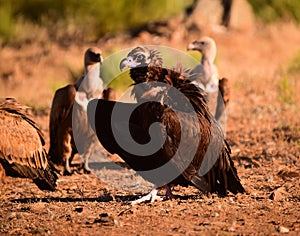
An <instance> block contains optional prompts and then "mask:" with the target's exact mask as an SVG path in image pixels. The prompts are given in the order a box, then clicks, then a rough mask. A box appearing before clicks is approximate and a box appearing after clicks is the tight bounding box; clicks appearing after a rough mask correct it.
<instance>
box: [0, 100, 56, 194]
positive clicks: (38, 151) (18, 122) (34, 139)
mask: <svg viewBox="0 0 300 236" xmlns="http://www.w3.org/2000/svg"><path fill="white" fill-rule="evenodd" d="M26 109H27V107H26V106H24V105H21V104H19V103H17V102H16V101H15V100H14V99H11V98H6V99H1V100H0V134H1V139H0V165H2V166H3V168H4V169H5V172H6V175H8V176H12V177H21V178H30V179H32V180H33V182H34V183H35V184H36V185H37V186H38V188H39V189H41V190H50V191H54V190H55V188H56V180H57V178H58V177H57V174H56V170H55V168H54V167H53V165H52V164H51V162H50V161H49V160H48V155H47V151H46V150H45V147H44V145H45V140H44V135H43V133H42V131H41V130H40V129H39V128H38V126H37V124H36V123H35V122H34V121H33V120H32V119H31V118H30V117H29V115H28V114H27V112H26Z"/></svg>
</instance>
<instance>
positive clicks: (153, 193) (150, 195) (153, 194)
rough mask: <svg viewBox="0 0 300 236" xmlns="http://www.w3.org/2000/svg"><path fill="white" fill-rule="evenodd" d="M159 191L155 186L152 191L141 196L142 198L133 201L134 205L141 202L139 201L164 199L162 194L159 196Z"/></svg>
mask: <svg viewBox="0 0 300 236" xmlns="http://www.w3.org/2000/svg"><path fill="white" fill-rule="evenodd" d="M157 192H158V188H157V187H156V186H154V187H153V189H152V190H151V192H150V193H148V194H147V195H145V196H143V197H141V198H140V199H137V200H135V201H132V202H131V204H132V205H134V204H139V203H142V202H146V201H150V202H154V201H155V200H162V198H161V197H160V196H157Z"/></svg>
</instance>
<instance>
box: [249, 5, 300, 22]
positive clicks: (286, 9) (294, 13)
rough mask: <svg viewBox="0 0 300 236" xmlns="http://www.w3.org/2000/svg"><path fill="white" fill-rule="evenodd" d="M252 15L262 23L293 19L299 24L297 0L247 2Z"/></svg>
mask: <svg viewBox="0 0 300 236" xmlns="http://www.w3.org/2000/svg"><path fill="white" fill-rule="evenodd" d="M248 2H249V3H250V4H251V5H252V8H253V10H254V13H255V14H256V15H257V16H259V17H260V18H261V19H262V20H263V21H264V22H267V23H270V22H274V21H278V20H281V19H293V20H295V21H296V22H297V23H300V1H299V0H248Z"/></svg>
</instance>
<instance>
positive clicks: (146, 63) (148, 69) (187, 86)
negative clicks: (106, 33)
mask: <svg viewBox="0 0 300 236" xmlns="http://www.w3.org/2000/svg"><path fill="white" fill-rule="evenodd" d="M139 54H142V55H139ZM151 55H152V56H154V57H156V58H154V61H156V62H157V57H158V56H159V55H158V54H157V53H151V50H149V49H147V48H144V47H137V48H135V49H133V50H132V51H131V52H130V53H129V54H128V57H127V58H125V59H123V60H122V61H121V63H120V68H121V69H124V68H125V67H128V66H129V67H130V68H131V69H130V76H131V78H132V79H133V80H134V82H135V84H141V83H144V82H145V83H144V85H143V86H142V88H144V90H143V89H141V88H140V87H139V89H135V88H134V89H133V93H134V95H135V96H136V98H137V101H141V102H145V103H142V104H141V105H140V106H139V107H138V108H136V109H135V110H134V112H133V113H132V115H131V117H130V122H129V124H124V127H123V128H122V127H120V125H122V124H123V123H124V122H125V121H124V120H122V119H123V117H122V116H120V117H118V119H117V120H112V119H111V115H112V112H113V109H114V106H116V105H117V106H120V107H122V109H125V110H126V109H128V110H130V107H131V106H134V105H132V104H126V103H118V102H107V101H104V100H94V101H92V102H90V103H89V107H88V112H89V119H90V121H91V122H92V121H93V120H95V126H94V128H95V130H96V133H97V136H98V139H99V141H100V142H101V143H102V145H103V146H104V147H105V148H106V149H107V150H108V151H109V152H111V153H117V154H118V155H119V156H120V157H121V158H123V159H124V161H125V162H126V163H127V164H128V165H129V166H130V167H131V168H133V169H134V170H136V171H146V170H152V169H155V168H158V167H160V166H162V165H163V164H165V163H167V162H168V161H170V160H171V159H172V158H173V156H174V154H175V153H176V152H177V150H178V147H179V144H180V142H183V143H184V144H185V145H186V147H187V148H186V149H185V151H186V153H185V154H182V155H180V158H181V160H182V162H184V159H185V156H186V155H188V154H189V153H188V152H189V149H190V148H189V147H191V149H192V148H193V147H195V146H196V147H197V151H196V154H195V155H194V157H193V159H192V161H191V162H190V164H189V165H188V167H187V168H186V169H184V170H182V171H181V172H180V173H181V175H179V176H178V178H176V179H174V180H172V181H171V182H170V183H165V184H166V187H167V192H168V193H170V189H169V184H182V185H187V184H193V185H194V186H196V187H197V188H198V189H200V190H201V191H203V192H218V193H219V194H221V195H226V194H227V191H228V190H229V191H231V192H232V193H238V192H244V191H245V190H244V188H243V186H242V185H241V183H240V180H239V178H238V175H237V171H236V169H235V167H234V164H233V162H232V160H231V158H230V148H229V145H228V143H227V142H226V140H225V139H224V135H223V132H222V130H221V128H220V126H219V125H218V123H217V122H216V120H215V119H214V117H213V116H212V115H211V113H210V112H209V110H208V106H207V104H206V101H205V93H204V92H203V90H202V89H199V88H198V87H197V86H195V85H194V84H193V83H192V82H191V81H189V80H188V79H187V78H186V77H185V76H184V75H183V74H181V73H179V72H176V71H174V70H169V69H166V68H162V67H159V66H155V65H153V64H152V63H151V61H152V58H151ZM132 60H133V61H132ZM149 82H161V83H165V84H167V85H170V86H172V87H174V88H176V89H177V90H178V91H180V92H181V93H182V94H184V95H185V96H186V98H187V100H186V101H183V102H182V101H178V100H172V96H171V90H170V92H169V91H168V89H164V90H161V91H159V89H161V88H159V89H157V88H156V87H153V86H151V85H150V83H149ZM154 98H155V99H154ZM147 99H148V100H149V99H150V101H149V102H147ZM153 101H161V102H153ZM164 104H172V105H164ZM188 104H191V105H192V107H193V109H194V110H195V112H196V114H197V116H196V118H190V117H191V111H190V108H189V106H188ZM91 111H96V112H95V117H92V116H93V113H92V112H91ZM175 111H176V114H177V115H176V114H175ZM179 118H181V120H182V121H183V124H180V123H179ZM154 122H159V123H161V124H162V125H163V127H165V129H166V132H167V134H166V135H167V138H166V139H165V142H164V144H163V146H162V147H161V148H160V149H159V150H158V151H157V152H155V153H154V154H152V155H148V156H139V155H133V154H131V153H130V152H128V151H127V150H124V149H123V148H122V147H121V146H120V145H119V143H118V142H117V141H116V139H115V137H114V135H113V132H112V126H116V127H119V128H118V131H119V132H120V133H122V129H125V128H126V127H125V125H129V127H130V128H131V129H130V132H131V135H132V137H133V138H135V140H136V141H137V142H138V143H147V142H149V141H150V136H149V131H148V130H149V127H150V125H151V124H152V123H154ZM103 124H105V125H103ZM108 124H111V125H108ZM198 128H199V130H200V132H199V135H200V140H199V142H198V143H195V142H196V141H195V140H197V139H195V132H198V131H197V130H198ZM155 135H156V136H155V139H157V140H161V139H162V138H163V136H164V134H163V133H162V131H157V132H156V133H155ZM196 135H197V134H196ZM180 137H183V140H181V139H180ZM124 142H126V137H124ZM210 144H211V145H212V147H210ZM217 147H219V148H220V152H218V151H215V150H214V148H216V149H217ZM207 153H208V154H207ZM205 155H208V156H207V157H208V158H207V157H206V159H205V162H206V163H204V164H207V165H209V162H211V168H210V169H209V171H208V172H207V173H204V176H201V174H200V172H201V166H202V164H203V162H204V158H205ZM180 165H181V163H180V161H179V162H176V163H174V165H173V168H175V169H178V170H180ZM199 171H200V172H199ZM142 176H143V177H144V178H145V179H147V180H148V181H150V182H152V183H154V186H157V185H158V183H161V182H160V181H163V180H161V179H160V176H147V175H143V174H142ZM156 192H157V189H156V188H154V190H153V191H152V192H151V193H150V194H149V195H147V196H149V198H148V197H147V196H146V197H147V198H146V199H145V200H151V201H153V200H155V197H156ZM138 202H141V201H138Z"/></svg>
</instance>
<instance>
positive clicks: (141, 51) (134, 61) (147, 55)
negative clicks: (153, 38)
mask: <svg viewBox="0 0 300 236" xmlns="http://www.w3.org/2000/svg"><path fill="white" fill-rule="evenodd" d="M147 66H158V67H161V66H162V58H161V57H160V55H159V52H158V51H157V50H155V49H149V48H147V47H142V46H138V47H136V48H134V49H133V50H131V51H130V52H129V53H128V55H127V57H125V58H124V59H122V61H121V62H120V70H121V71H124V70H125V69H127V68H130V69H132V68H137V67H147Z"/></svg>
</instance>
